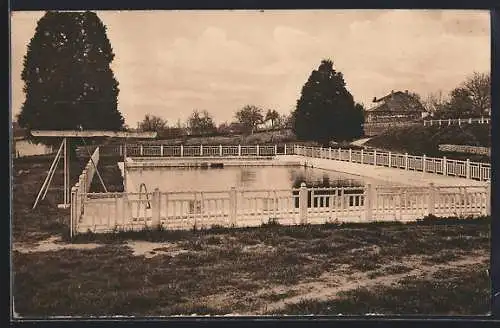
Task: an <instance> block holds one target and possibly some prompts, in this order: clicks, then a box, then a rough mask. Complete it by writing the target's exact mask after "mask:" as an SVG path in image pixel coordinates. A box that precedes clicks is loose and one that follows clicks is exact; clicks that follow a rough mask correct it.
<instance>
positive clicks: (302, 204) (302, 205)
mask: <svg viewBox="0 0 500 328" xmlns="http://www.w3.org/2000/svg"><path fill="white" fill-rule="evenodd" d="M299 215H300V224H306V223H307V187H306V184H305V183H304V182H302V183H301V184H300V190H299Z"/></svg>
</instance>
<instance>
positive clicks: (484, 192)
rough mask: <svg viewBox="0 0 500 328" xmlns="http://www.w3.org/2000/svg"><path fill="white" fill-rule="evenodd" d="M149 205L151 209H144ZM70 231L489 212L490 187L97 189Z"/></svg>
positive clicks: (397, 218)
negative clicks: (203, 189)
mask: <svg viewBox="0 0 500 328" xmlns="http://www.w3.org/2000/svg"><path fill="white" fill-rule="evenodd" d="M148 202H150V203H149V206H148ZM83 203H84V206H83V209H84V211H83V213H82V214H81V215H80V218H81V219H80V220H76V221H75V222H76V224H77V226H76V230H75V231H76V232H78V233H85V232H88V231H92V232H96V233H103V232H113V231H119V230H141V229H144V228H156V227H159V226H161V227H163V228H164V229H172V230H175V229H190V228H192V227H199V228H203V227H212V226H225V227H246V226H259V225H261V224H263V223H267V222H269V220H270V219H274V220H277V221H278V222H279V223H280V224H283V225H295V224H306V223H311V224H321V223H326V222H334V221H338V222H373V221H404V222H407V221H412V220H415V219H417V218H422V217H424V216H426V215H429V214H433V215H435V216H454V215H457V216H460V215H462V216H475V215H488V214H490V188H489V184H485V185H484V186H471V187H446V186H439V187H436V186H434V185H433V184H430V185H429V186H428V187H427V188H426V187H405V186H402V187H399V186H396V187H394V186H390V187H387V186H371V185H366V186H364V187H343V188H341V187H335V188H307V187H306V185H305V184H302V185H301V187H300V188H292V189H286V190H266V189H263V190H239V189H236V188H232V189H230V190H226V191H212V192H200V191H185V192H160V191H159V190H158V189H156V190H155V191H154V192H151V193H149V194H148V197H147V200H146V198H144V195H142V196H141V194H140V193H101V194H96V193H93V194H88V195H87V197H83Z"/></svg>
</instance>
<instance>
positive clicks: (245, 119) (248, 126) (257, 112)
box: [235, 105, 264, 133]
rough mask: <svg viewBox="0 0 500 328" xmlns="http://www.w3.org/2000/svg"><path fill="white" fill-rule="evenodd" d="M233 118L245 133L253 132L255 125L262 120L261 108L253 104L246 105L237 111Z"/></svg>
mask: <svg viewBox="0 0 500 328" xmlns="http://www.w3.org/2000/svg"><path fill="white" fill-rule="evenodd" d="M235 118H236V120H237V121H238V123H241V124H242V125H243V127H244V129H245V132H247V133H253V132H254V131H255V128H256V127H257V125H259V124H261V123H262V122H263V121H264V116H263V115H262V109H261V108H259V107H257V106H254V105H246V106H245V107H243V108H242V109H241V110H239V111H237V112H236V114H235Z"/></svg>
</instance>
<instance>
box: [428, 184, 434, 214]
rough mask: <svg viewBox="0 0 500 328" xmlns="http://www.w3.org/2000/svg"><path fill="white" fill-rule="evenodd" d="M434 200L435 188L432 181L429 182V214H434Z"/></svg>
mask: <svg viewBox="0 0 500 328" xmlns="http://www.w3.org/2000/svg"><path fill="white" fill-rule="evenodd" d="M435 202H436V188H434V183H433V182H431V183H429V208H428V212H429V215H434V208H435Z"/></svg>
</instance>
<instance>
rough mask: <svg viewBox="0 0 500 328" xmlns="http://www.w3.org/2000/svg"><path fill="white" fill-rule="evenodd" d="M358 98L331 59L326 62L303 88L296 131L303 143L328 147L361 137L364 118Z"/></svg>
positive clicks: (297, 112)
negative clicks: (309, 141)
mask: <svg viewBox="0 0 500 328" xmlns="http://www.w3.org/2000/svg"><path fill="white" fill-rule="evenodd" d="M359 109H360V108H359V107H358V109H356V107H355V103H354V99H353V97H352V95H351V94H350V93H349V91H348V90H347V89H346V84H345V81H344V77H343V75H342V73H341V72H337V71H336V70H335V69H334V68H333V62H332V61H331V60H323V61H321V64H320V65H319V67H318V69H317V70H314V71H313V72H312V73H311V75H310V76H309V79H308V81H307V82H306V84H305V85H304V87H303V88H302V94H301V97H300V99H299V100H298V101H297V107H296V110H295V112H294V118H293V120H294V124H293V130H294V132H295V134H296V135H297V138H298V139H299V140H313V141H317V142H319V143H321V144H325V145H326V144H328V143H329V142H330V141H331V140H336V141H343V140H352V139H353V138H356V137H357V136H358V135H359V130H360V129H361V124H362V119H360V117H359V115H358V112H359Z"/></svg>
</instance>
